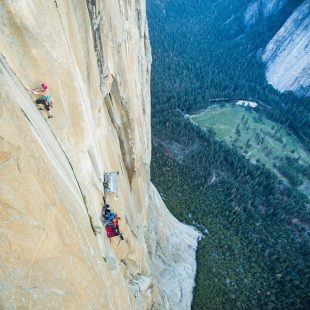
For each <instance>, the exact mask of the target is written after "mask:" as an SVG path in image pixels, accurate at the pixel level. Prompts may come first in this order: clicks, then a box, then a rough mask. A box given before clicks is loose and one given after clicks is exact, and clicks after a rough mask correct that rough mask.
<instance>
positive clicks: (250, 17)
mask: <svg viewBox="0 0 310 310" xmlns="http://www.w3.org/2000/svg"><path fill="white" fill-rule="evenodd" d="M287 2H288V0H254V1H251V2H250V4H249V5H248V7H247V9H246V11H245V13H244V22H245V24H246V25H247V26H252V25H254V24H256V23H257V22H258V21H259V20H260V19H261V18H266V17H268V16H270V15H273V14H276V13H277V12H279V11H280V10H281V8H282V7H283V6H284V5H285V4H286V3H287Z"/></svg>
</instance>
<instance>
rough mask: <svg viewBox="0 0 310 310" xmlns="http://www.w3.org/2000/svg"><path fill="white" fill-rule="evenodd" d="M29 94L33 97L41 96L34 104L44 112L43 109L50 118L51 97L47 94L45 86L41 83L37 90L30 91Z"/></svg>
mask: <svg viewBox="0 0 310 310" xmlns="http://www.w3.org/2000/svg"><path fill="white" fill-rule="evenodd" d="M31 92H32V93H33V94H35V95H40V96H41V97H40V98H39V99H37V100H36V104H37V106H38V108H39V110H44V108H45V110H46V111H47V113H48V118H52V117H53V115H52V113H51V109H52V107H53V100H52V97H51V95H50V94H49V91H48V86H47V84H45V83H42V84H41V87H40V88H39V89H35V90H31ZM42 106H43V107H42Z"/></svg>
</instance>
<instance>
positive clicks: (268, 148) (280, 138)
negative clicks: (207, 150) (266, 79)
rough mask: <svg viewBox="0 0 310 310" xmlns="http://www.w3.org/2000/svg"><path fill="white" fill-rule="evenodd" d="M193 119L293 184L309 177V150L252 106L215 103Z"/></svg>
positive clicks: (295, 184) (298, 183)
mask: <svg viewBox="0 0 310 310" xmlns="http://www.w3.org/2000/svg"><path fill="white" fill-rule="evenodd" d="M191 120H192V121H193V122H195V123H197V124H198V125H200V126H201V127H206V128H212V129H213V130H214V131H215V134H216V137H217V138H218V139H220V140H222V141H225V142H226V143H228V144H229V145H231V146H232V147H236V148H237V149H238V150H240V151H241V152H242V153H243V154H244V155H245V156H246V157H247V158H248V159H249V160H251V161H252V162H253V163H257V162H259V163H263V164H265V165H266V166H267V167H268V168H270V169H272V170H273V171H274V172H275V173H277V174H278V175H279V174H281V176H282V177H284V178H285V179H286V180H287V181H289V182H290V183H291V185H293V186H300V185H302V184H303V183H304V182H306V181H305V180H306V178H308V179H309V177H310V156H309V153H308V152H307V151H306V150H305V149H304V147H303V145H302V144H301V143H300V141H299V140H298V139H297V138H296V136H295V135H294V134H293V133H292V132H290V131H289V130H288V129H287V128H286V127H285V126H283V125H281V124H277V123H275V122H272V121H270V120H269V119H267V118H266V117H264V116H262V115H261V114H259V113H257V112H256V111H254V110H253V109H252V108H250V107H243V106H238V105H232V104H225V105H214V106H211V107H209V108H208V109H206V110H204V111H203V112H202V113H200V114H197V115H194V116H192V117H191ZM305 177H306V178H305ZM304 185H305V184H304ZM303 187H304V186H303ZM303 187H301V189H302V188H303ZM307 192H308V191H307Z"/></svg>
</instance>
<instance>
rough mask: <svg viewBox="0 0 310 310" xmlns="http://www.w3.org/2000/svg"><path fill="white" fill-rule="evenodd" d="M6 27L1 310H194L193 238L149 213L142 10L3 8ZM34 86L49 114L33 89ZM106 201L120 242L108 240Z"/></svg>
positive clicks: (1, 23)
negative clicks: (111, 188) (112, 179)
mask: <svg viewBox="0 0 310 310" xmlns="http://www.w3.org/2000/svg"><path fill="white" fill-rule="evenodd" d="M0 27H1V32H0V53H1V55H0V246H1V252H0V308H4V309H16V308H28V309H31V308H34V309H42V308H43V309H48V308H62V307H63V308H78V309H84V308H92V309H150V308H152V307H153V308H158V309H165V308H166V309H168V308H175V306H176V305H178V306H180V307H179V309H181V308H183V309H186V308H189V307H190V300H191V293H192V286H193V283H194V274H195V261H194V257H195V248H196V245H197V233H196V232H195V231H193V230H192V229H191V228H185V227H184V225H181V224H179V223H178V222H177V221H176V220H175V219H173V218H172V217H171V215H170V214H169V213H168V211H162V212H165V214H166V215H167V216H163V217H162V214H161V212H159V211H156V212H155V211H154V210H155V209H156V208H157V209H159V210H161V208H164V205H163V204H162V202H158V201H159V198H156V199H154V198H153V197H154V195H155V194H154V189H153V188H152V187H151V185H150V180H149V178H150V175H149V163H150V155H151V152H150V149H151V147H150V145H151V144H150V91H149V84H150V63H151V56H150V46H149V40H148V29H147V22H146V14H145V2H144V1H142V0H141V1H138V0H136V1H134V0H97V1H96V0H87V1H78V0H71V1H65V0H57V1H44V3H43V2H42V1H39V0H23V1H22V0H14V1H2V2H1V3H0ZM42 81H44V82H46V83H47V84H48V85H49V88H50V92H51V94H52V96H53V99H54V109H53V114H54V118H53V119H47V117H46V114H45V112H44V111H43V112H40V111H38V110H37V108H36V107H35V104H34V102H33V100H34V99H35V98H34V97H33V96H31V95H30V94H29V92H28V91H27V89H28V88H35V87H38V85H39V83H40V82H42ZM107 171H119V172H120V174H119V177H118V182H119V194H118V196H116V195H114V194H106V195H104V193H103V187H102V176H103V173H104V172H107ZM156 195H157V194H156ZM150 197H151V200H150ZM104 200H105V201H106V202H108V203H110V205H111V206H112V207H113V209H114V210H115V211H117V213H118V214H119V216H120V217H121V222H120V229H121V231H122V232H123V234H124V239H125V240H123V241H120V239H119V238H118V237H116V238H113V239H111V240H109V239H107V237H106V235H105V232H104V229H103V225H102V222H101V218H100V216H101V209H102V206H103V204H104ZM156 201H157V202H158V203H157V202H156ZM154 217H156V218H154ZM165 223H166V224H165ZM167 225H169V227H170V230H168V231H166V230H165V229H164V230H162V229H161V228H160V227H162V226H163V227H167ZM171 231H174V232H175V233H176V235H177V236H179V238H175V237H174V238H170V235H171ZM159 232H160V234H161V236H159ZM183 236H184V238H183ZM146 241H147V242H146ZM172 244H173V248H174V249H176V254H174V253H172V252H171V253H170V254H169V255H167V256H165V257H162V256H161V255H162V254H161V253H162V251H158V250H156V249H158V247H162V249H163V252H165V247H166V248H167V249H168V248H171V245H172ZM150 249H151V250H150ZM183 249H184V254H183ZM167 253H169V251H168V252H167ZM176 257H177V259H176ZM159 260H161V263H160V264H159V263H158V262H159ZM163 265H166V266H167V268H168V269H170V270H174V272H173V274H174V276H175V278H176V280H177V281H172V282H171V283H169V281H167V277H165V275H166V274H167V273H166V272H163V273H162V271H163V270H167V268H166V269H165V268H163ZM168 266H169V267H168ZM178 268H181V269H182V268H185V269H186V272H182V273H180V275H182V276H184V277H185V280H186V281H184V283H185V284H184V285H183V281H182V280H181V279H180V278H177V275H178V273H177V272H176V270H178ZM161 274H162V275H163V276H161ZM174 286H175V287H176V289H177V290H178V291H179V292H182V296H181V297H179V298H176V297H175V296H173V297H171V296H169V295H167V292H170V290H171V289H173V287H174ZM185 292H186V293H185Z"/></svg>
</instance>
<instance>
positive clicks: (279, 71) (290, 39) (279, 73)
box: [262, 0, 310, 96]
mask: <svg viewBox="0 0 310 310" xmlns="http://www.w3.org/2000/svg"><path fill="white" fill-rule="evenodd" d="M262 59H263V61H264V62H265V63H266V78H267V80H268V82H269V83H270V84H272V85H273V86H274V87H275V88H276V89H278V90H279V91H281V92H283V91H286V90H291V91H293V92H295V93H296V94H297V95H300V96H310V79H309V76H310V1H309V0H307V1H304V3H303V4H302V5H300V6H299V7H298V8H297V9H296V10H295V11H294V12H293V14H292V15H291V17H290V18H289V19H288V20H287V21H286V23H285V24H284V25H283V26H282V28H281V29H280V30H279V31H278V33H277V34H276V35H275V36H274V38H273V39H272V40H271V41H270V42H269V44H268V45H267V47H266V49H265V51H264V54H263V56H262Z"/></svg>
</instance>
